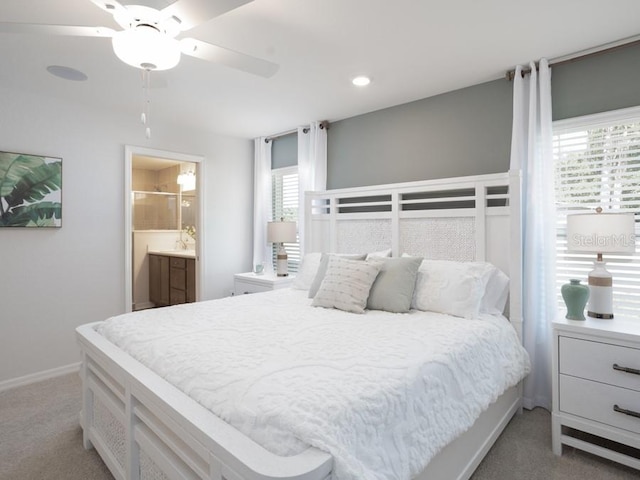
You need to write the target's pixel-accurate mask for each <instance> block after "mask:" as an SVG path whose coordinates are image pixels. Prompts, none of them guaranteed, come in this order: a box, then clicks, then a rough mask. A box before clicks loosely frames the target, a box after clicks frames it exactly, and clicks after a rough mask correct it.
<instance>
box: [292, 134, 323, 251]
mask: <svg viewBox="0 0 640 480" xmlns="http://www.w3.org/2000/svg"><path fill="white" fill-rule="evenodd" d="M308 128H309V131H308V132H307V133H304V128H303V127H300V128H298V191H299V195H300V197H299V199H298V238H299V241H300V254H301V255H304V253H306V252H305V250H304V215H305V211H304V207H305V204H304V192H308V191H318V190H326V188H327V129H326V128H321V127H320V122H312V123H311V125H309V127H308Z"/></svg>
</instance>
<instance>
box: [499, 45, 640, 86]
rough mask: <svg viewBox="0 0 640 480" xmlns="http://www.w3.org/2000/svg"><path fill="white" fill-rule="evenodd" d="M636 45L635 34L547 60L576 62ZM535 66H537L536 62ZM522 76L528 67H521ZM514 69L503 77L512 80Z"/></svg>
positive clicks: (562, 63) (528, 71)
mask: <svg viewBox="0 0 640 480" xmlns="http://www.w3.org/2000/svg"><path fill="white" fill-rule="evenodd" d="M636 45H640V36H638V35H636V36H635V37H629V38H625V39H622V40H618V41H617V42H612V43H607V44H605V45H600V46H599V47H593V48H590V49H588V50H581V51H579V52H576V53H572V54H570V55H565V56H563V57H557V58H552V59H551V60H549V66H551V65H565V64H567V63H573V62H577V61H579V60H583V59H585V58H589V57H595V56H597V55H602V54H603V53H611V52H615V51H616V50H622V49H623V48H627V47H633V46H636ZM536 68H538V62H536ZM521 72H522V76H523V77H524V76H525V75H527V74H529V73H531V69H530V68H523V69H522V70H521ZM515 74H516V71H515V69H513V70H509V71H507V73H506V74H505V78H506V79H507V80H508V81H511V80H513V77H514V76H515Z"/></svg>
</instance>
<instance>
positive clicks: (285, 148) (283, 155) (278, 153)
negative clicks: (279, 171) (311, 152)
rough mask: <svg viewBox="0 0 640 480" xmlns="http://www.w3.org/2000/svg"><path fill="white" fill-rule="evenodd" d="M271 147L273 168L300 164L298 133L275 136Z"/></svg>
mask: <svg viewBox="0 0 640 480" xmlns="http://www.w3.org/2000/svg"><path fill="white" fill-rule="evenodd" d="M272 142H273V146H272V147H271V168H284V167H292V166H294V165H297V164H298V134H297V133H290V134H288V135H283V136H282V137H278V138H274V139H273V140H272Z"/></svg>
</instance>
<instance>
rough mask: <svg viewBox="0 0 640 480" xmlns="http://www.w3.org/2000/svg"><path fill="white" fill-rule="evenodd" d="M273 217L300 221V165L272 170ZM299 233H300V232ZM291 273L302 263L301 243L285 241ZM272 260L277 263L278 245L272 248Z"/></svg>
mask: <svg viewBox="0 0 640 480" xmlns="http://www.w3.org/2000/svg"><path fill="white" fill-rule="evenodd" d="M271 186H272V196H271V198H272V202H273V203H272V209H273V210H272V211H273V219H274V220H279V219H281V218H283V219H284V220H288V221H292V222H297V221H298V167H297V166H296V167H286V168H277V169H274V170H271ZM298 235H299V233H298ZM284 248H285V249H286V250H287V258H288V267H289V272H290V273H295V272H297V271H298V265H299V264H300V243H299V242H295V243H285V244H284ZM272 255H273V257H272V261H273V264H274V265H275V261H276V247H275V246H273V248H272Z"/></svg>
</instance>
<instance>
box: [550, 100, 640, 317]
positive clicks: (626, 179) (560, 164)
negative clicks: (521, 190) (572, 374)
mask: <svg viewBox="0 0 640 480" xmlns="http://www.w3.org/2000/svg"><path fill="white" fill-rule="evenodd" d="M553 133H554V135H553V154H554V164H555V170H554V171H555V187H556V206H557V208H556V211H557V232H558V233H557V242H556V250H557V262H558V263H557V277H558V280H557V282H558V292H559V291H560V286H561V285H562V284H564V283H567V282H568V281H569V279H570V278H578V279H580V280H584V282H583V283H586V279H587V276H588V273H589V271H591V270H592V268H593V261H594V260H595V254H577V253H568V252H567V238H566V225H567V222H566V216H567V214H570V213H576V212H579V211H583V212H584V211H585V210H592V211H593V210H595V208H596V207H602V209H603V210H604V211H605V212H607V211H617V212H633V213H635V214H636V252H635V253H634V254H622V255H616V254H605V255H604V261H605V262H606V264H607V270H609V271H610V272H611V274H612V275H613V311H614V313H615V314H616V315H617V314H620V315H624V314H631V315H640V242H639V239H640V237H639V234H640V230H639V229H638V221H639V220H640V109H637V108H634V109H625V110H619V111H616V112H609V113H607V114H599V115H590V116H588V117H579V118H575V119H570V120H563V121H558V122H554V130H553ZM558 302H559V304H560V306H561V311H565V310H566V308H565V306H564V302H563V301H562V298H561V296H560V294H559V293H558Z"/></svg>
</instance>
